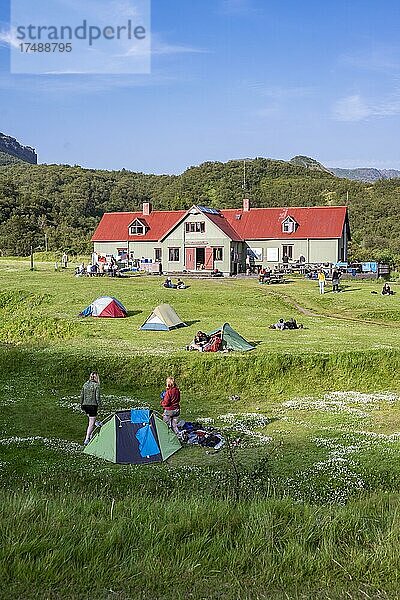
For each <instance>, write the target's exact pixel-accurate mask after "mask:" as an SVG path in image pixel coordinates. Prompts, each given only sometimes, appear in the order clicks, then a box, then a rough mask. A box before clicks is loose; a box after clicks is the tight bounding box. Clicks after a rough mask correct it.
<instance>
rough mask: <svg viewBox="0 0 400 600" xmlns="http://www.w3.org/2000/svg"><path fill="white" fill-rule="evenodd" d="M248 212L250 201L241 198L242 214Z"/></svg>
mask: <svg viewBox="0 0 400 600" xmlns="http://www.w3.org/2000/svg"><path fill="white" fill-rule="evenodd" d="M249 210H250V200H249V199H248V198H243V212H249Z"/></svg>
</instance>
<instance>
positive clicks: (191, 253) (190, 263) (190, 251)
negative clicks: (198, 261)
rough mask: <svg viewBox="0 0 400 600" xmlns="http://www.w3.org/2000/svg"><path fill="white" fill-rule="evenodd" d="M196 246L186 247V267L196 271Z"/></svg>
mask: <svg viewBox="0 0 400 600" xmlns="http://www.w3.org/2000/svg"><path fill="white" fill-rule="evenodd" d="M195 251H196V249H195V248H186V268H187V269H188V270H189V271H194V262H195Z"/></svg>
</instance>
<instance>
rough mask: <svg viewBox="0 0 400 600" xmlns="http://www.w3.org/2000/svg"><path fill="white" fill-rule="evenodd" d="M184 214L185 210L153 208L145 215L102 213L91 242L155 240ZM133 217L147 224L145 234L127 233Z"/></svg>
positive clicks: (137, 213)
mask: <svg viewBox="0 0 400 600" xmlns="http://www.w3.org/2000/svg"><path fill="white" fill-rule="evenodd" d="M185 214H186V210H171V211H170V210H155V211H153V212H151V213H150V214H149V215H146V216H144V215H143V213H141V212H135V213H132V212H129V213H128V212H115V213H104V215H103V216H102V219H101V221H100V223H99V224H98V226H97V229H96V231H95V232H94V234H93V237H92V242H122V241H125V240H127V241H128V240H129V241H132V242H133V241H142V240H143V241H145V242H157V241H158V240H159V239H160V238H161V237H162V236H163V234H164V233H165V232H166V231H168V229H170V228H171V227H172V226H173V225H174V223H176V222H177V221H178V220H179V219H181V218H182V217H183V216H184V215H185ZM135 219H139V220H140V221H142V223H145V224H146V225H148V227H149V229H148V230H147V231H146V233H145V235H128V227H129V225H131V223H133V221H134V220H135Z"/></svg>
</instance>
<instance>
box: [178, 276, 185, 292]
mask: <svg viewBox="0 0 400 600" xmlns="http://www.w3.org/2000/svg"><path fill="white" fill-rule="evenodd" d="M176 288H177V289H178V290H185V289H186V285H185V284H184V283H183V281H182V279H179V278H178V281H177V282H176Z"/></svg>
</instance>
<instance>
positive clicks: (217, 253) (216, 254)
mask: <svg viewBox="0 0 400 600" xmlns="http://www.w3.org/2000/svg"><path fill="white" fill-rule="evenodd" d="M223 250H224V249H223V248H213V258H214V260H224V259H223Z"/></svg>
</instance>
